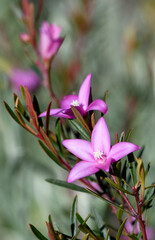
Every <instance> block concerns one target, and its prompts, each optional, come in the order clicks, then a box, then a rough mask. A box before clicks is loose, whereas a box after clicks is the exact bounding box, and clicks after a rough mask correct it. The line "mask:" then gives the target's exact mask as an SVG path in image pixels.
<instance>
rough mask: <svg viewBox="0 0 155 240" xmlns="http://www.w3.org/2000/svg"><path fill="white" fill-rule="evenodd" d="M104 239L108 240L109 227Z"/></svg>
mask: <svg viewBox="0 0 155 240" xmlns="http://www.w3.org/2000/svg"><path fill="white" fill-rule="evenodd" d="M105 240H109V229H108V230H107V235H106V238H105Z"/></svg>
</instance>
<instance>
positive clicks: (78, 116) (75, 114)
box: [71, 106, 91, 135]
mask: <svg viewBox="0 0 155 240" xmlns="http://www.w3.org/2000/svg"><path fill="white" fill-rule="evenodd" d="M71 109H72V111H73V114H74V116H75V117H76V119H77V120H78V121H79V123H80V124H81V125H82V126H83V127H84V128H85V129H86V130H87V131H88V133H89V134H90V135H91V131H90V129H89V127H88V125H87V123H86V121H85V120H84V118H83V117H82V115H81V113H80V112H79V111H78V110H77V109H76V107H74V106H71Z"/></svg>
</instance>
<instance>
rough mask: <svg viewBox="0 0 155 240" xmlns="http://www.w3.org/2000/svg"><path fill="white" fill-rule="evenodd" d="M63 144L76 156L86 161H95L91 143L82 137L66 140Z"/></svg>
mask: <svg viewBox="0 0 155 240" xmlns="http://www.w3.org/2000/svg"><path fill="white" fill-rule="evenodd" d="M62 144H63V145H64V146H65V147H66V148H67V149H68V150H69V151H70V152H71V153H73V154H74V155H75V156H77V157H78V158H80V159H82V160H85V161H91V162H92V161H95V160H94V155H93V150H92V148H91V143H90V142H88V141H85V140H81V139H68V140H64V141H63V142H62Z"/></svg>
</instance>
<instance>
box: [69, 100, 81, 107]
mask: <svg viewBox="0 0 155 240" xmlns="http://www.w3.org/2000/svg"><path fill="white" fill-rule="evenodd" d="M70 105H72V106H74V107H78V106H80V103H79V101H78V100H73V101H72V102H71V104H70Z"/></svg>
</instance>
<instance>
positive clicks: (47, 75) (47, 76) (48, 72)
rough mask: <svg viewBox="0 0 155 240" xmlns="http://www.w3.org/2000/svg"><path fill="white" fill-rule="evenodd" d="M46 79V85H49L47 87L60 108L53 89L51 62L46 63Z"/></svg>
mask: <svg viewBox="0 0 155 240" xmlns="http://www.w3.org/2000/svg"><path fill="white" fill-rule="evenodd" d="M44 78H45V84H46V85H47V87H48V89H49V92H50V95H51V98H52V99H53V100H54V101H55V103H56V105H57V106H59V101H58V99H57V97H56V96H55V94H54V92H53V89H52V84H51V67H50V62H47V63H45V67H44Z"/></svg>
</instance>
